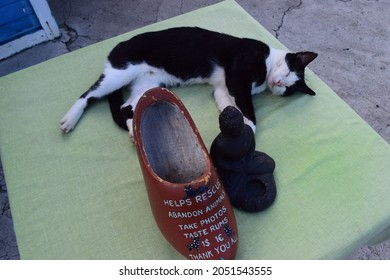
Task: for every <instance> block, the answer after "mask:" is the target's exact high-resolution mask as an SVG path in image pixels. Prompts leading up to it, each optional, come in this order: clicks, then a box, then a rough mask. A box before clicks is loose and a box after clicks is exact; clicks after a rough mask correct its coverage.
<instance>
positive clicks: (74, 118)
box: [60, 99, 86, 133]
mask: <svg viewBox="0 0 390 280" xmlns="http://www.w3.org/2000/svg"><path fill="white" fill-rule="evenodd" d="M85 106H86V102H85V100H84V99H78V100H77V101H76V102H75V103H74V104H73V106H72V107H71V108H70V109H69V111H68V112H67V113H66V114H65V116H64V117H63V118H62V119H61V121H60V129H61V130H62V131H63V132H65V133H68V132H70V131H72V130H73V128H74V127H75V126H76V124H77V122H78V121H79V119H80V118H81V115H82V114H83V112H84V108H85Z"/></svg>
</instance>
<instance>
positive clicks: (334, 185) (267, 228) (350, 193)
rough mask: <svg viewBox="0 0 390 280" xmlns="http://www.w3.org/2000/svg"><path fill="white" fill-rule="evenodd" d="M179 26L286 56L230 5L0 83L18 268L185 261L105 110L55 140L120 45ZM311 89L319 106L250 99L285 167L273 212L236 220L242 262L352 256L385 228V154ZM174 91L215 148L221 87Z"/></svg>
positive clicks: (297, 99)
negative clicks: (22, 263)
mask: <svg viewBox="0 0 390 280" xmlns="http://www.w3.org/2000/svg"><path fill="white" fill-rule="evenodd" d="M174 26H200V27H203V28H208V29H212V30H216V31H220V32H225V33H229V34H232V35H236V36H240V37H251V38H256V39H260V40H263V41H265V42H267V43H269V44H270V45H272V46H274V47H283V46H282V45H281V44H280V43H279V42H278V41H277V40H276V39H275V38H274V37H273V36H272V35H271V34H270V33H268V32H267V31H266V30H265V29H264V28H263V27H262V26H261V25H260V24H259V23H257V22H256V21H255V20H254V19H253V18H251V17H250V16H249V15H248V14H247V13H246V12H245V11H244V10H243V9H242V8H241V7H240V6H239V5H238V4H236V3H235V2H234V1H225V2H222V3H219V4H217V5H214V6H209V7H206V8H203V9H200V10H197V11H194V12H191V13H188V14H185V15H182V16H179V17H175V18H173V19H169V20H166V21H163V22H159V23H156V24H153V25H150V26H147V27H144V28H141V29H138V30H135V31H133V32H130V33H127V34H123V35H121V36H118V37H115V38H112V39H110V40H107V41H104V42H101V43H98V44H95V45H92V46H89V47H86V48H83V49H81V50H78V51H75V52H72V53H70V54H67V55H64V56H60V57H58V58H55V59H52V60H49V61H47V62H45V63H42V64H39V65H37V66H34V67H31V68H28V69H25V70H23V71H20V72H17V73H14V74H11V75H8V76H5V77H2V78H1V79H0V88H1V93H0V129H1V130H0V153H1V159H2V161H3V167H4V173H5V178H6V183H7V187H8V192H9V198H10V203H11V209H12V214H13V219H14V226H15V231H16V237H17V241H18V245H19V249H20V255H21V258H22V259H172V258H173V259H182V257H181V256H180V255H179V254H178V253H177V252H176V251H175V250H174V249H172V248H171V247H170V245H169V244H168V243H167V242H166V241H165V239H164V238H163V237H162V235H161V234H160V232H159V231H158V229H157V226H156V224H155V222H154V220H153V217H152V214H151V211H150V208H149V203H148V198H147V194H146V189H145V186H144V181H143V177H142V175H141V171H140V167H139V164H138V159H137V155H136V150H135V147H134V146H133V144H132V143H131V142H130V141H129V138H128V135H127V133H126V132H124V131H122V130H120V129H119V128H117V126H116V125H115V124H114V123H113V121H112V119H111V115H110V112H109V108H108V104H107V102H106V101H102V102H98V103H97V104H96V105H94V106H92V107H91V108H90V109H89V110H88V111H87V112H86V113H85V115H84V116H83V118H82V119H81V121H80V122H79V124H78V125H77V127H76V129H75V131H73V132H72V133H71V134H69V135H63V134H62V133H61V132H60V129H59V121H60V119H61V118H62V116H63V114H65V113H66V111H67V110H68V109H69V107H70V106H71V105H72V104H73V102H74V101H75V99H76V98H77V97H78V96H79V95H80V94H81V93H82V92H84V91H85V90H86V89H88V87H89V86H90V85H91V84H92V83H93V82H94V81H95V80H96V78H97V77H98V76H99V74H100V71H101V70H102V67H103V64H104V61H105V57H106V55H107V54H108V52H109V51H110V50H111V48H112V47H114V46H115V45H116V44H117V43H118V42H120V41H123V40H125V39H128V38H130V37H132V36H134V35H135V34H138V33H141V32H145V31H151V30H160V29H165V28H168V27H174ZM313 51H315V50H313ZM320 55H321V54H320ZM307 83H308V85H309V86H310V87H312V88H313V89H314V90H315V91H316V92H317V96H315V97H310V96H308V95H303V94H298V95H295V96H292V97H289V98H281V97H277V96H272V95H270V94H269V93H265V94H262V95H258V96H255V97H254V103H255V107H256V116H257V120H258V126H257V133H256V140H257V149H258V150H261V151H264V152H266V153H268V154H269V155H271V156H272V157H273V158H274V159H275V161H276V164H277V167H276V170H275V179H276V183H277V186H278V196H277V199H276V201H275V203H274V205H273V206H272V208H270V209H269V210H267V211H265V212H262V213H258V214H248V213H244V212H241V211H238V210H236V211H235V213H236V217H237V222H238V227H239V237H240V241H239V249H238V253H237V258H238V259H336V258H344V257H346V256H348V255H349V254H350V253H351V252H352V251H353V250H355V249H357V248H358V247H359V246H361V245H363V244H364V243H365V242H367V241H368V240H370V239H371V238H373V237H375V236H376V235H377V234H379V233H380V232H382V231H383V230H384V229H386V228H387V227H388V226H389V225H390V203H389V198H390V191H389V187H390V176H389V170H390V146H389V145H388V144H387V143H386V142H385V141H384V140H383V139H382V138H380V137H379V136H378V135H377V134H376V133H375V132H374V131H373V130H372V129H371V128H370V127H369V126H368V125H367V124H366V123H365V122H364V121H363V120H362V119H361V118H360V117H359V116H358V115H357V114H356V113H355V112H354V111H353V110H352V109H351V108H350V107H348V106H347V105H346V104H345V103H344V102H343V101H342V100H341V99H340V98H339V97H338V96H337V95H336V94H335V93H334V92H333V91H332V90H331V89H330V88H329V87H328V86H327V85H325V84H324V83H323V82H322V81H321V80H320V79H319V78H318V77H317V76H316V75H314V74H313V73H312V72H311V71H308V72H307ZM173 91H174V92H176V93H177V95H178V96H179V97H180V98H181V99H182V101H183V103H184V104H185V105H186V107H187V109H188V110H189V112H190V114H191V115H192V117H193V119H194V121H195V123H196V125H197V127H198V129H199V131H200V134H201V135H202V137H203V140H204V142H205V144H206V146H207V147H210V145H211V142H212V141H213V139H214V137H215V136H216V135H217V134H218V133H219V128H218V114H219V112H218V110H217V107H216V104H215V102H214V100H213V98H212V95H211V91H212V88H211V87H209V86H193V87H188V88H180V89H173Z"/></svg>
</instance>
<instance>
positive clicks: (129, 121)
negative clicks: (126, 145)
mask: <svg viewBox="0 0 390 280" xmlns="http://www.w3.org/2000/svg"><path fill="white" fill-rule="evenodd" d="M160 84H161V83H160V82H159V80H157V79H150V78H149V79H148V78H146V79H138V80H137V81H134V82H133V84H132V87H131V94H130V97H129V98H128V99H127V101H126V102H125V103H124V104H123V105H122V106H121V113H122V116H123V118H124V120H125V122H126V126H127V128H128V130H129V136H130V139H131V140H132V141H134V133H133V115H134V110H135V108H136V106H137V103H138V101H139V100H140V98H141V97H142V96H143V94H144V93H145V92H146V91H147V90H149V89H151V88H154V87H158V86H160Z"/></svg>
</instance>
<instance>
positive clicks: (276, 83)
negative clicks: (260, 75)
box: [272, 80, 282, 87]
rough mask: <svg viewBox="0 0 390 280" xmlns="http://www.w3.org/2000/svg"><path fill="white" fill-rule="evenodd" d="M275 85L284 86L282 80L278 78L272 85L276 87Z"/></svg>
mask: <svg viewBox="0 0 390 280" xmlns="http://www.w3.org/2000/svg"><path fill="white" fill-rule="evenodd" d="M275 86H278V87H281V86H282V81H281V80H278V81H276V82H275V81H273V82H272V87H275Z"/></svg>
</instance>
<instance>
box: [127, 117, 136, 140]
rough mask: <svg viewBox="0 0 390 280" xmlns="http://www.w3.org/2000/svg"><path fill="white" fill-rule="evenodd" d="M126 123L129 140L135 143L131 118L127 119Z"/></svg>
mask: <svg viewBox="0 0 390 280" xmlns="http://www.w3.org/2000/svg"><path fill="white" fill-rule="evenodd" d="M126 125H127V128H128V129H129V138H130V140H131V142H133V143H135V140H134V131H133V119H127V121H126Z"/></svg>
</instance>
